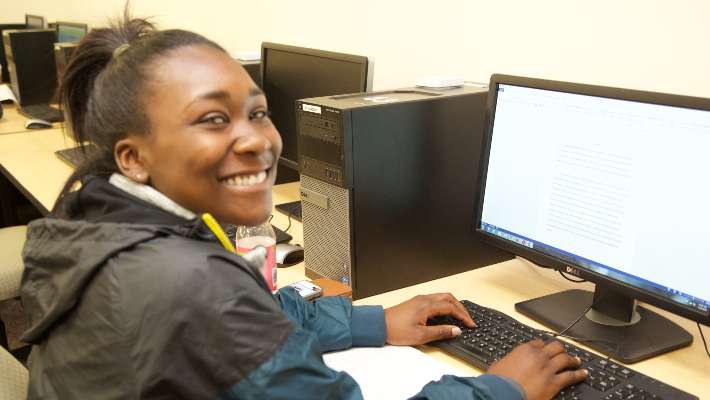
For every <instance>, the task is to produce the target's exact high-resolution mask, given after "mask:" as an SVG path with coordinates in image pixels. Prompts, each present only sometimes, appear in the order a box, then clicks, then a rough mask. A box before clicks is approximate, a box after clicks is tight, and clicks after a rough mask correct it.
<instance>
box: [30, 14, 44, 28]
mask: <svg viewBox="0 0 710 400" xmlns="http://www.w3.org/2000/svg"><path fill="white" fill-rule="evenodd" d="M25 25H26V26H27V29H44V27H45V26H47V23H46V22H45V20H44V17H41V16H39V15H30V14H25Z"/></svg>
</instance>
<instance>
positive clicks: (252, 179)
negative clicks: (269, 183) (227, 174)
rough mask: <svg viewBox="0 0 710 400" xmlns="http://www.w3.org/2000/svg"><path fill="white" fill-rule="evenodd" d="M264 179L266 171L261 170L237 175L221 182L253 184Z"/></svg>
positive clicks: (242, 184) (232, 184) (237, 184)
mask: <svg viewBox="0 0 710 400" xmlns="http://www.w3.org/2000/svg"><path fill="white" fill-rule="evenodd" d="M265 180H266V171H261V172H259V173H257V174H251V175H237V176H233V177H231V178H228V179H225V180H223V181H222V182H224V183H226V184H227V185H230V186H254V185H258V184H260V183H261V182H264V181H265Z"/></svg>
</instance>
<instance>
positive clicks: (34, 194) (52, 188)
mask: <svg viewBox="0 0 710 400" xmlns="http://www.w3.org/2000/svg"><path fill="white" fill-rule="evenodd" d="M72 146H74V144H73V142H72V141H71V140H69V139H67V138H65V137H64V135H63V133H62V130H61V129H58V128H57V129H46V130H45V129H42V130H33V131H24V132H19V133H13V134H7V135H0V167H2V172H3V173H4V174H5V176H6V177H7V178H8V179H9V180H10V181H11V182H12V183H13V184H14V185H15V186H16V187H17V188H18V189H20V191H21V192H22V193H23V194H24V195H25V196H26V197H27V198H28V199H29V200H30V201H31V202H32V203H33V204H34V205H35V206H36V207H37V208H38V209H39V210H40V212H42V213H43V214H47V213H48V212H49V210H51V209H52V207H53V205H54V201H55V200H56V199H57V196H58V195H59V192H60V191H61V189H62V186H63V185H64V182H65V181H66V180H67V178H69V175H70V174H71V172H72V168H71V167H70V166H69V165H67V164H66V163H64V162H63V161H62V160H60V159H59V158H58V157H57V156H56V155H55V154H54V152H55V151H56V150H61V149H64V148H68V147H72Z"/></svg>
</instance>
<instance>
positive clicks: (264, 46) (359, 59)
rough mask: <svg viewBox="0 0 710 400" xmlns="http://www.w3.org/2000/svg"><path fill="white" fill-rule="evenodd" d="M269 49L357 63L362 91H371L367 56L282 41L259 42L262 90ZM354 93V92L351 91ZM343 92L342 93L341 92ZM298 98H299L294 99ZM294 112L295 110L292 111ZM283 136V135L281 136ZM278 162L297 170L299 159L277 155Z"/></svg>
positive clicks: (370, 67) (370, 65)
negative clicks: (362, 84) (362, 85)
mask: <svg viewBox="0 0 710 400" xmlns="http://www.w3.org/2000/svg"><path fill="white" fill-rule="evenodd" d="M269 50H276V51H283V52H289V53H295V54H300V55H307V56H313V57H320V58H327V59H331V60H336V61H345V62H351V63H355V64H359V65H360V66H361V69H360V74H361V75H360V81H361V82H363V81H364V83H365V86H364V87H363V88H362V91H361V93H362V92H370V91H372V79H373V74H372V67H373V65H372V64H373V63H372V59H371V58H368V57H367V56H361V55H355V54H348V53H339V52H335V51H329V50H321V49H313V48H308V47H300V46H293V45H288V44H282V43H274V42H262V43H261V87H262V90H265V89H264V87H265V84H264V82H267V81H268V77H267V74H266V66H267V64H268V57H267V53H268V51H269ZM353 93H356V92H353ZM341 94H344V93H341ZM306 97H313V96H306ZM266 100H267V102H268V100H269V99H268V96H267V99H266ZM296 100H299V99H296ZM295 107H296V104H295V103H294V109H295ZM294 112H296V111H294ZM294 135H295V136H296V137H295V139H296V141H298V132H294ZM282 137H283V136H282ZM279 164H280V165H283V166H286V167H288V168H290V169H293V170H296V171H298V170H299V161H298V159H296V160H291V159H290V158H287V157H284V156H283V155H281V156H280V157H279Z"/></svg>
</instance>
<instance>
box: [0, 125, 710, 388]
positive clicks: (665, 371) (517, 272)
mask: <svg viewBox="0 0 710 400" xmlns="http://www.w3.org/2000/svg"><path fill="white" fill-rule="evenodd" d="M71 146H73V143H72V142H71V140H69V139H66V138H65V137H64V136H63V133H62V130H61V129H48V130H36V131H27V132H20V133H15V134H8V135H0V166H2V172H3V173H4V174H5V175H6V176H8V178H9V179H10V180H11V181H12V182H13V184H15V185H16V186H18V188H20V190H21V191H22V192H23V193H24V194H25V196H27V197H28V198H29V199H30V200H31V201H32V202H33V203H34V204H35V205H37V206H38V208H40V211H42V212H43V213H47V212H48V210H51V208H52V207H53V205H54V200H55V199H56V198H57V195H58V194H59V191H60V190H61V188H62V186H63V184H64V182H65V181H66V179H67V178H68V177H69V175H70V174H71V171H72V169H71V167H70V166H69V165H67V164H66V163H64V162H63V161H61V160H60V159H59V158H57V156H56V155H55V154H54V151H56V150H60V149H62V148H66V147H71ZM272 194H273V202H274V204H278V203H285V202H289V201H293V200H296V199H298V198H299V187H298V183H289V184H284V185H277V186H275V187H274V189H273V192H272ZM273 215H274V217H273V220H272V221H271V222H272V224H274V225H275V226H277V227H279V228H281V229H283V230H286V229H287V227H288V225H289V221H288V217H287V216H285V215H284V214H281V213H280V212H278V211H274V212H273ZM302 232H303V228H302V225H301V223H300V222H298V221H296V220H291V227H290V228H289V229H288V233H289V234H291V235H292V236H293V242H295V243H299V244H302V243H303V233H302ZM302 279H306V276H305V272H304V264H303V263H300V264H298V265H295V266H292V267H286V268H279V269H278V285H279V287H283V286H285V285H287V284H289V283H293V282H296V281H298V280H302ZM572 287H575V288H580V287H586V288H591V284H573V283H571V282H568V281H566V280H564V279H563V278H561V277H560V276H559V275H558V274H556V273H555V272H553V271H550V270H546V269H541V268H537V267H534V266H532V265H531V264H529V263H528V262H526V261H524V260H521V259H514V260H511V261H507V262H503V263H500V264H495V265H491V266H488V267H484V268H479V269H476V270H472V271H468V272H463V273H460V274H457V275H453V276H449V277H445V278H441V279H437V280H433V281H430V282H426V283H422V284H418V285H414V286H410V287H406V288H403V289H399V290H394V291H391V292H387V293H383V294H380V295H376V296H372V297H368V298H364V299H360V300H357V301H356V302H355V303H356V304H380V305H383V306H385V307H389V306H393V305H395V304H398V303H401V302H403V301H405V300H408V299H410V298H412V297H413V296H415V295H418V294H427V293H438V292H451V293H453V294H454V296H456V297H457V298H459V299H468V300H471V301H474V302H476V303H479V304H481V305H484V306H489V307H493V308H496V309H498V310H500V311H502V312H504V313H506V314H508V315H510V316H512V317H514V318H516V319H518V320H519V321H521V322H523V323H526V324H529V325H531V326H534V327H539V328H543V326H541V325H539V324H537V323H536V322H534V321H532V320H530V319H528V318H526V317H525V316H523V315H521V314H518V313H517V312H516V311H515V308H514V304H515V303H516V302H519V301H523V300H528V299H531V298H534V297H538V296H542V295H545V294H550V293H553V292H557V291H561V290H565V289H569V288H572ZM649 307H650V306H649ZM650 308H653V309H654V310H656V311H658V312H659V313H661V314H663V315H665V316H667V317H668V318H670V319H671V320H673V321H675V322H676V323H678V324H679V325H681V326H682V327H684V328H685V329H686V330H687V331H688V332H689V333H690V334H691V335H693V344H692V345H691V346H690V347H686V348H683V349H680V350H676V351H673V352H671V353H668V354H665V355H661V356H657V357H654V358H652V359H650V360H646V361H642V362H639V363H636V364H633V365H631V367H632V368H633V369H635V370H638V371H640V372H642V373H644V374H647V375H649V376H651V377H653V378H656V379H658V380H661V381H663V382H665V383H668V384H671V385H673V386H676V387H678V388H680V389H683V390H685V391H687V392H690V393H692V394H694V395H696V396H699V397H700V398H701V399H710V358H708V356H707V355H706V354H705V350H704V349H703V345H702V340H701V339H700V335H699V334H698V328H697V326H696V325H695V323H693V322H691V321H689V320H686V319H684V318H680V317H677V316H675V315H673V314H670V313H668V312H665V311H663V310H658V309H656V308H654V307H650ZM704 332H705V333H706V337H708V336H710V329H708V328H705V327H704ZM576 344H577V345H580V346H582V347H585V346H584V345H581V344H580V343H576ZM417 348H418V349H419V350H421V351H423V352H425V353H426V354H428V355H430V356H432V357H434V358H436V359H439V360H441V361H444V362H446V363H449V364H452V365H455V366H456V367H458V368H459V369H461V370H464V371H466V372H467V373H468V374H470V375H472V376H475V375H479V374H480V373H481V372H480V371H478V370H476V369H474V368H472V367H471V366H469V365H468V364H466V363H464V362H461V361H460V360H458V359H456V358H454V357H451V356H448V355H446V354H445V353H443V352H441V351H440V350H438V349H435V348H432V347H429V346H418V347H417ZM423 384H424V382H422V385H423Z"/></svg>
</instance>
